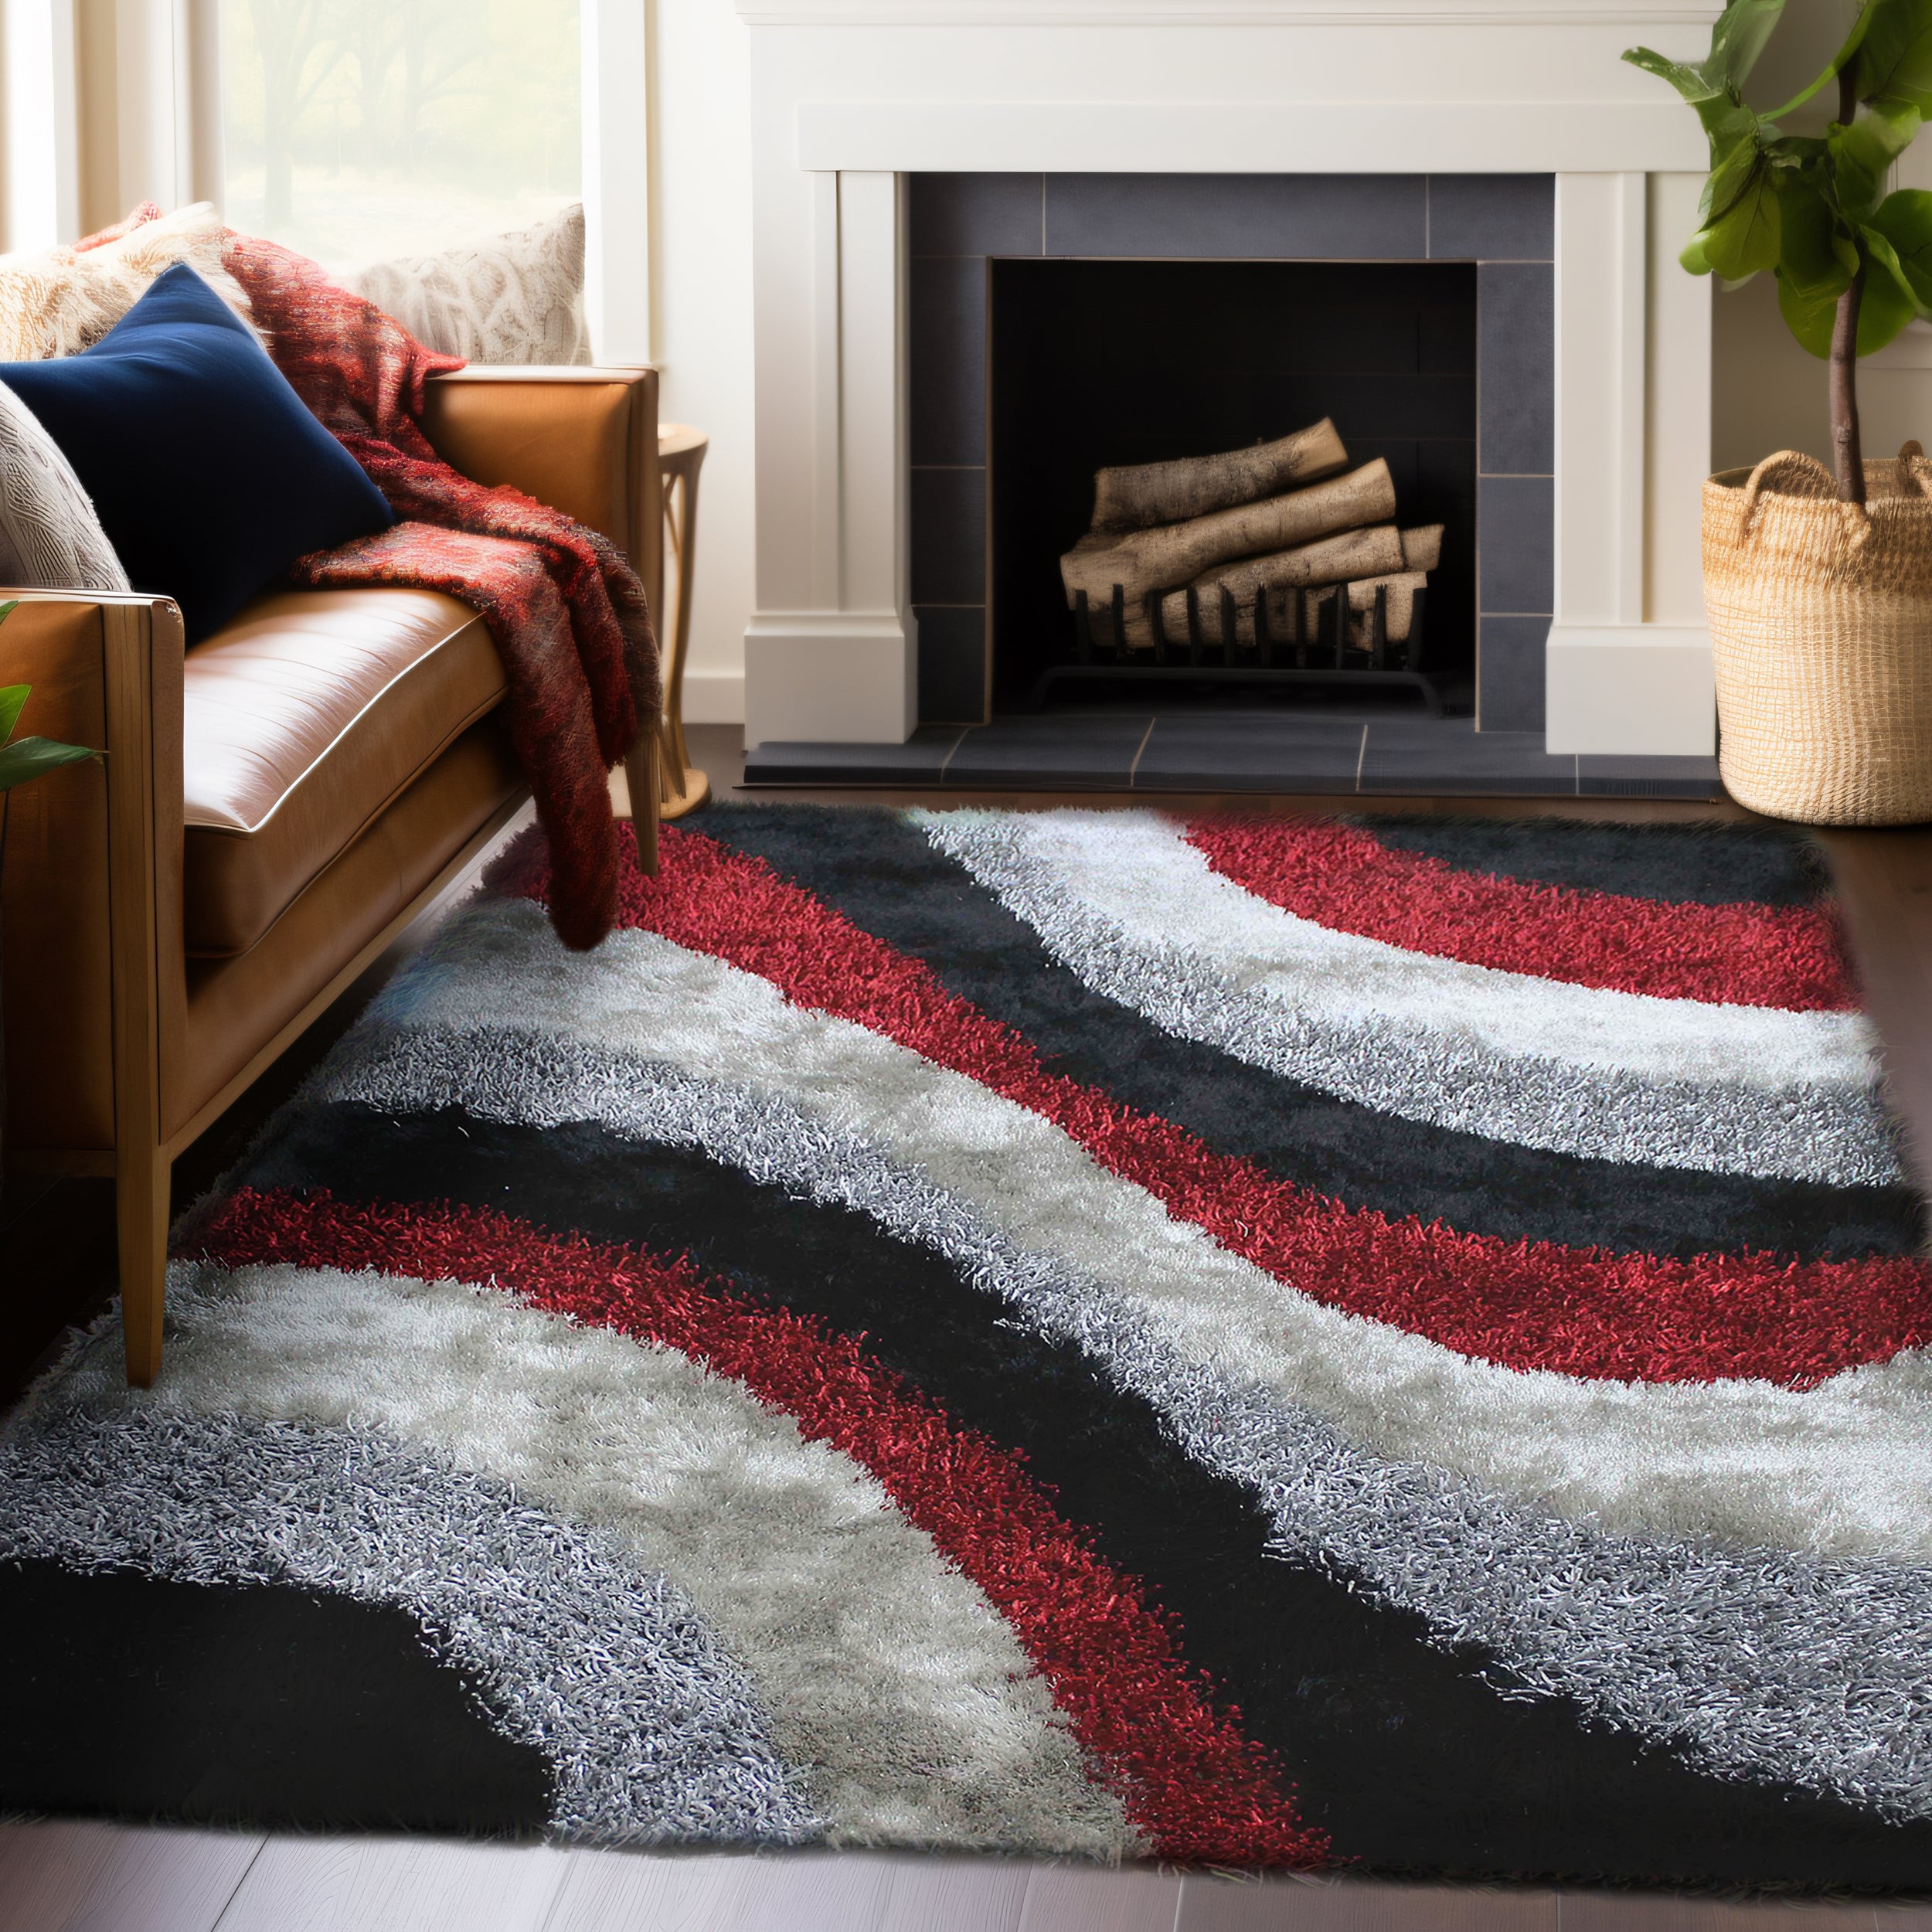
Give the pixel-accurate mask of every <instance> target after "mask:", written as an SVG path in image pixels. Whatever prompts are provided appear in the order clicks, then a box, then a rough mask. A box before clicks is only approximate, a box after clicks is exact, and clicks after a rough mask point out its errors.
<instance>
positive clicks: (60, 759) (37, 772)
mask: <svg viewBox="0 0 1932 1932" xmlns="http://www.w3.org/2000/svg"><path fill="white" fill-rule="evenodd" d="M19 601H20V600H19V598H18V597H12V598H9V600H7V601H6V602H5V604H0V624H5V622H6V621H7V619H8V618H9V617H11V616H12V614H13V613H14V611H15V607H17V606H18V604H19ZM28 691H29V687H28V686H27V685H24V684H10V685H0V873H3V872H4V870H5V863H6V852H7V794H9V792H10V791H12V790H13V788H14V787H15V785H24V784H26V782H27V781H29V779H31V778H39V777H43V776H44V775H45V774H46V773H48V772H49V771H57V770H59V769H60V767H61V766H63V765H70V764H76V763H77V762H78V761H79V760H80V759H83V758H94V757H99V756H100V753H97V752H93V751H89V750H87V748H86V747H84V746H81V745H63V744H59V743H56V742H55V741H54V740H53V739H52V738H18V739H16V738H15V736H14V735H13V730H14V726H15V725H17V724H18V723H19V722H20V713H22V711H23V710H24V709H26V702H27V696H28ZM6 1082H7V1063H6V1039H5V1032H4V1031H3V1030H0V1137H3V1136H4V1134H5V1126H6V1117H7V1084H6Z"/></svg>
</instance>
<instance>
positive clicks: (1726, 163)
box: [1697, 130, 1764, 227]
mask: <svg viewBox="0 0 1932 1932" xmlns="http://www.w3.org/2000/svg"><path fill="white" fill-rule="evenodd" d="M1754 132H1755V130H1753V131H1752V133H1754ZM1711 148H1712V160H1711V171H1710V172H1709V174H1708V175H1706V177H1705V178H1704V192H1703V193H1702V196H1699V199H1698V203H1697V219H1698V223H1699V226H1701V227H1709V226H1710V225H1711V223H1713V222H1714V221H1716V220H1718V219H1720V218H1721V217H1722V216H1725V215H1726V214H1728V213H1730V209H1731V208H1732V206H1733V205H1734V204H1735V202H1736V200H1737V198H1738V196H1740V195H1741V194H1743V192H1744V191H1745V189H1747V188H1748V187H1749V186H1750V182H1751V176H1752V173H1753V171H1754V170H1755V169H1756V168H1757V167H1758V166H1759V165H1760V162H1762V160H1763V158H1764V157H1763V155H1762V153H1761V152H1760V149H1759V148H1758V145H1757V141H1755V140H1753V138H1751V134H1750V133H1747V134H1744V135H1743V136H1741V137H1740V138H1736V139H1735V140H1733V141H1731V142H1730V144H1729V145H1728V146H1726V148H1724V150H1723V152H1722V153H1721V154H1719V152H1718V151H1717V148H1718V144H1717V142H1716V141H1713V142H1712V143H1711Z"/></svg>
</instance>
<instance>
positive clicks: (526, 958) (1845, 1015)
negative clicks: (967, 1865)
mask: <svg viewBox="0 0 1932 1932" xmlns="http://www.w3.org/2000/svg"><path fill="white" fill-rule="evenodd" d="M664 845H665V864H664V871H663V875H662V878H661V879H658V880H656V881H655V882H654V881H646V880H645V879H641V878H639V877H637V876H630V877H629V878H628V879H627V881H626V882H625V884H624V891H623V910H622V916H621V929H620V930H618V931H617V933H616V934H614V936H613V937H611V939H610V940H607V942H606V943H605V944H604V945H602V946H601V947H599V948H598V949H597V951H594V952H591V953H589V954H571V953H569V952H566V951H565V950H564V949H563V947H561V945H560V944H559V943H558V942H557V940H556V938H555V937H554V935H553V934H552V932H551V930H550V928H549V923H548V922H547V920H546V917H545V913H544V908H543V893H544V890H545V887H546V856H545V852H544V849H543V845H542V844H541V842H539V841H538V840H537V839H536V838H535V836H534V835H532V837H531V838H529V839H527V840H526V842H524V843H522V845H519V846H517V847H515V848H514V849H512V851H511V852H510V853H509V855H507V856H506V857H505V859H503V860H502V862H499V864H498V866H497V867H496V868H495V872H494V873H493V875H492V879H491V882H490V883H489V885H488V887H487V889H485V891H484V892H483V893H481V894H480V895H479V896H478V897H477V898H476V899H475V900H473V901H472V902H471V903H469V904H468V906H465V907H464V908H463V909H461V910H459V911H458V912H457V913H456V914H454V916H453V917H451V919H450V920H448V921H447V924H446V925H445V926H444V927H443V929H442V930H441V931H440V935H439V936H438V937H437V939H436V940H434V942H433V944H431V945H430V947H429V948H428V949H427V951H426V952H425V953H424V954H422V955H420V957H419V958H418V959H417V962H416V963H415V964H413V965H412V966H411V967H410V968H409V969H408V970H407V971H406V972H404V973H403V975H401V976H400V978H399V979H398V980H397V981H395V982H394V983H393V985H391V986H390V987H389V989H388V990H387V991H386V993H385V994H384V995H383V997H382V998H380V999H379V1001H378V1002H377V1003H376V1005H375V1006H374V1007H373V1008H372V1009H371V1010H370V1012H369V1014H368V1015H367V1016H366V1019H365V1020H364V1021H363V1022H362V1023H361V1024H360V1026H359V1027H358V1028H357V1029H356V1030H355V1032H352V1034H350V1035H349V1036H348V1037H347V1038H346V1039H345V1041H344V1042H343V1043H342V1045H341V1046H340V1047H339V1048H338V1049H337V1050H336V1051H335V1053H334V1054H333V1056H332V1057H331V1058H330V1059H329V1060H328V1061H327V1062H326V1063H325V1064H324V1065H323V1066H321V1068H320V1070H318V1072H317V1073H316V1074H315V1077H313V1079H312V1080H311V1082H310V1083H309V1085H308V1087H307V1089H306V1090H304V1093H303V1094H301V1096H300V1097H298V1100H296V1101H295V1102H294V1104H291V1107H289V1108H288V1109H287V1110H286V1111H284V1114H282V1115H281V1116H280V1117H278V1118H277V1121H275V1122H274V1124H272V1125H271V1127H270V1129H269V1130H268V1131H267V1133H266V1134H265V1135H264V1138H263V1139H262V1141H260V1144H259V1145H258V1146H257V1148H255V1149H254V1150H253V1152H252V1153H251V1154H250V1156H249V1158H247V1160H246V1162H244V1163H243V1165H242V1167H241V1168H240V1169H239V1170H238V1171H237V1172H236V1173H235V1174H234V1175H232V1176H231V1177H230V1180H229V1182H227V1183H226V1184H225V1185H224V1186H223V1189H221V1190H220V1191H219V1192H218V1193H217V1194H216V1196H213V1197H211V1198H210V1199H209V1200H208V1201H206V1202H204V1203H203V1204H202V1206H200V1207H199V1209H196V1212H195V1213H193V1214H192V1216H189V1219H188V1220H187V1222H186V1223H185V1224H184V1225H183V1226H182V1228H181V1229H179V1230H178V1231H177V1242H176V1245H177V1251H178V1253H179V1262H178V1264H177V1267H176V1271H175V1274H174V1276H173V1278H172V1281H171V1284H170V1301H169V1317H168V1345H167V1355H166V1360H165V1365H164V1367H163V1370H162V1376H161V1379H160V1381H159V1383H158V1386H156V1387H155V1389H153V1390H152V1391H151V1392H150V1393H146V1394H139V1393H129V1392H128V1390H127V1389H125V1388H124V1386H123V1385H122V1381H121V1368H120V1349H121V1344H120V1338H119V1335H118V1333H117V1332H115V1331H114V1330H113V1329H112V1328H103V1329H102V1330H101V1331H100V1332H99V1333H97V1334H96V1335H93V1336H91V1337H89V1338H86V1339H85V1340H84V1341H83V1342H80V1343H77V1346H76V1349H75V1350H74V1352H73V1355H72V1357H71V1359H70V1360H68V1361H67V1362H65V1363H64V1364H63V1366H61V1367H60V1368H59V1369H57V1370H56V1371H55V1372H53V1374H52V1375H51V1376H49V1378H48V1379H46V1381H45V1382H44V1383H43V1384H42V1385H41V1386H39V1388H38V1389H36V1391H35V1392H34V1393H33V1394H32V1396H30V1397H29V1400H28V1401H27V1403H26V1404H25V1406H23V1408H22V1410H20V1411H19V1413H17V1414H16V1416H15V1418H14V1419H13V1420H12V1424H11V1427H10V1428H9V1430H8V1433H7V1434H6V1436H5V1439H4V1441H3V1442H0V1556H4V1558H5V1561H4V1562H0V1633H4V1643H5V1655H6V1656H7V1658H8V1660H9V1662H8V1673H7V1674H8V1685H7V1691H6V1694H5V1697H4V1698H0V1804H5V1805H8V1806H12V1807H15V1808H46V1809H63V1808H64V1809H75V1810H95V1811H111V1812H117V1813H121V1814H135V1815H163V1816H168V1817H172V1818H221V1819H236V1820H247V1821H251V1822H255V1823H267V1822H278V1821H293V1822H294V1823H297V1824H299V1825H315V1826H319V1825H362V1826H385V1825H403V1826H409V1827H417V1828H450V1829H457V1830H462V1831H469V1832H500V1833H530V1834H534V1833H539V1832H541V1833H547V1834H548V1835H551V1836H553V1837H554V1838H560V1839H566V1840H574V1841H580V1842H597V1843H607V1844H610V1843H662V1842H687V1843H701V1844H720V1843H726V1842H729V1843H734V1844H743V1843H746V1842H753V1843H757V1844H761V1845H803V1844H808V1843H830V1844H835V1845H897V1846H922V1847H937V1848H954V1849H961V1848H964V1849H972V1848H981V1849H988V1850H998V1851H1003V1852H1036V1853H1050V1854H1062V1855H1067V1854H1070V1855H1091V1856H1094V1857H1097V1858H1100V1859H1117V1858H1128V1857H1152V1858H1159V1859H1169V1860H1175V1861H1199V1862H1209V1863H1214V1864H1219V1865H1230V1866H1248V1865H1274V1866H1304V1867H1313V1866H1339V1865H1352V1866H1355V1867H1356V1868H1357V1869H1365V1870H1368V1871H1373V1872H1391V1873H1394V1872H1406V1873H1421V1872H1430V1873H1463V1874H1517V1875H1523V1876H1570V1877H1577V1876H1600V1877H1604V1878H1609V1879H1657V1880H1668V1881H1674V1882H1679V1883H1707V1884H1719V1885H1740V1884H1741V1885H1753V1884H1761V1885H1799V1886H1803V1885H1815V1886H1872V1887H1881V1886H1926V1885H1927V1884H1932V1352H1928V1351H1927V1345H1928V1343H1932V1269H1929V1268H1928V1266H1927V1263H1926V1262H1925V1261H1924V1260H1923V1259H1921V1258H1920V1252H1921V1250H1920V1208H1919V1204H1918V1203H1917V1201H1916V1200H1915V1199H1913V1197H1912V1196H1911V1194H1910V1192H1909V1191H1908V1189H1907V1188H1906V1185H1905V1183H1904V1181H1903V1178H1902V1175H1901V1170H1900V1165H1899V1160H1898V1155H1897V1151H1896V1145H1895V1141H1894V1138H1893V1133H1892V1131H1891V1130H1890V1128H1889V1127H1888V1125H1887V1124H1886V1119H1885V1117H1884V1114H1883V1111H1882V1109H1881V1107H1880V1104H1879V1093H1878V1088H1877V1078H1876V1068H1875V1063H1874V1058H1873V1042H1872V1036H1871V1035H1870V1032H1869V1029H1868V1027H1867V1025H1866V1022H1865V1021H1864V1020H1863V1019H1862V1017H1861V1016H1860V1015H1859V1012H1858V1011H1857V1009H1856V1002H1855V995H1854V993H1853V992H1852V988H1851V986H1850V985H1849V981H1848V978H1847V974H1846V969H1845V964H1844V962H1843V959H1842V955H1841V951H1840V947H1839V943H1838V934H1837V931H1836V928H1835V923H1834V917H1833V913H1832V908H1831V906H1830V903H1829V902H1828V898H1827V896H1826V895H1825V886H1824V883H1823V879H1822V876H1821V874H1820V873H1819V872H1818V870H1817V869H1816V864H1815V860H1814V859H1812V858H1811V855H1810V854H1809V852H1808V849H1807V848H1805V847H1804V845H1802V844H1801V843H1800V842H1798V841H1796V840H1795V839H1793V838H1787V837H1785V836H1784V835H1780V834H1777V833H1776V832H1770V831H1766V830H1760V829H1750V828H1710V827H1666V826H1655V827H1649V828H1634V827H1616V826H1605V825H1583V824H1575V823H1563V822H1560V821H1550V820H1543V821H1532V822H1526V823H1505V822H1493V821H1492V822H1487V823H1481V824H1476V823H1467V822H1454V821H1431V820H1416V819H1409V820H1398V819H1385V820H1381V821H1368V820H1362V821H1339V822H1320V823H1318V822H1310V821H1295V820H1287V819H1277V820H1267V821H1262V820H1257V819H1253V818H1205V819H1202V820H1199V821H1195V822H1192V823H1185V822H1182V821H1179V820H1177V819H1175V818H1169V817H1166V816H1163V815H1158V814H1154V813H1149V812H1144V811H1043V812H1039V813H1037V814H1020V813H1005V812H996V811H945V812H927V811H908V812H904V813H894V812H885V811H876V810H860V809H819V808H804V807H796V806H792V807H771V808H765V807H758V808H750V807H742V808H714V809H713V810H712V811H708V812H707V813H706V815H704V816H703V817H702V818H701V819H699V820H698V821H696V822H695V824H694V825H692V826H690V827H689V828H676V829H672V830H670V831H668V832H666V834H665V841H664Z"/></svg>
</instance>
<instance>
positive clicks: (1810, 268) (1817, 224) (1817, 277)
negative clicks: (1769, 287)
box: [1773, 168, 1859, 301]
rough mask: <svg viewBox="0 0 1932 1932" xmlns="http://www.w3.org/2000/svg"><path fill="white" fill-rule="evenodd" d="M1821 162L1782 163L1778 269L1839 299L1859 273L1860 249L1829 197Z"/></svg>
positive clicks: (1808, 290) (1811, 291) (1809, 290)
mask: <svg viewBox="0 0 1932 1932" xmlns="http://www.w3.org/2000/svg"><path fill="white" fill-rule="evenodd" d="M1773 179H1774V182H1775V184H1776V192H1777V212H1778V260H1777V269H1778V274H1780V275H1781V277H1786V278H1787V279H1788V280H1789V281H1791V283H1792V284H1794V286H1795V287H1798V288H1799V289H1801V290H1802V291H1804V293H1805V294H1808V295H1821V296H1824V297H1826V298H1828V299H1829V300H1831V301H1837V299H1838V297H1839V295H1840V294H1842V293H1843V292H1844V291H1845V288H1846V287H1849V284H1850V283H1851V280H1852V277H1853V276H1854V275H1855V274H1857V273H1858V265H1859V251H1858V249H1857V247H1856V245H1855V243H1853V242H1852V238H1851V237H1850V236H1849V235H1848V234H1847V233H1845V230H1844V228H1843V226H1842V224H1841V223H1840V222H1839V220H1838V215H1837V212H1836V211H1835V209H1833V207H1832V204H1831V202H1830V201H1829V200H1828V199H1827V196H1826V194H1825V189H1824V185H1823V183H1822V181H1821V170H1819V169H1817V168H1780V169H1778V170H1777V172H1776V173H1775V175H1774V178H1773Z"/></svg>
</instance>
